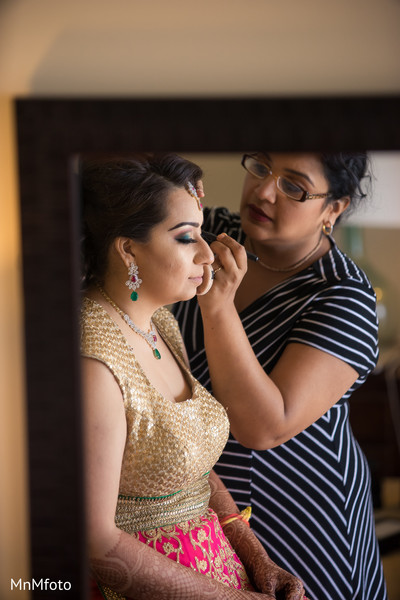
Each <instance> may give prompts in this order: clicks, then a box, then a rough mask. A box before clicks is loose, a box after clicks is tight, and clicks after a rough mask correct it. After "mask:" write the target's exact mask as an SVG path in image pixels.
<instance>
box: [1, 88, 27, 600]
mask: <svg viewBox="0 0 400 600" xmlns="http://www.w3.org/2000/svg"><path fill="white" fill-rule="evenodd" d="M0 131H1V137H0V207H1V217H0V481H1V492H0V532H1V534H0V598H2V599H3V598H4V599H5V600H6V599H8V598H9V597H10V596H9V595H10V581H11V577H13V578H14V579H15V580H18V579H19V578H20V577H22V578H23V579H24V580H27V579H28V576H29V572H28V542H29V540H28V530H27V519H28V515H27V511H28V506H27V502H26V498H27V480H26V466H25V465H26V456H25V452H26V444H25V431H26V423H25V403H24V369H23V345H22V321H21V314H22V294H21V260H20V258H21V257H20V236H19V222H18V219H19V212H18V204H17V202H16V197H17V185H16V170H15V145H14V138H13V115H12V104H11V101H10V99H9V98H4V97H0ZM22 597H24V598H26V597H27V595H26V594H23V593H20V592H19V591H18V590H14V591H13V593H12V598H15V599H16V600H17V599H18V598H22Z"/></svg>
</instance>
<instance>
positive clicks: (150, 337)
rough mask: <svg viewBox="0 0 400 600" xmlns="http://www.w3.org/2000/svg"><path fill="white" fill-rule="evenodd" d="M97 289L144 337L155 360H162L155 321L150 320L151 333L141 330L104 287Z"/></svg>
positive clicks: (133, 328) (131, 326)
mask: <svg viewBox="0 0 400 600" xmlns="http://www.w3.org/2000/svg"><path fill="white" fill-rule="evenodd" d="M97 287H98V289H99V292H100V294H101V295H102V296H103V297H104V298H105V299H106V300H107V302H108V303H109V304H111V306H112V307H113V308H115V310H116V311H117V313H118V314H119V315H121V317H122V318H123V319H124V321H125V322H126V323H127V324H128V325H129V327H130V328H131V329H132V330H133V331H134V332H135V333H137V334H138V335H140V337H142V338H143V339H144V340H146V342H147V343H148V345H149V346H150V348H151V349H152V351H153V356H154V358H156V359H157V360H159V359H160V358H161V354H160V351H159V350H158V349H157V336H156V333H155V330H154V323H153V321H151V320H150V325H151V328H150V331H143V329H140V327H138V326H137V325H135V323H134V322H133V321H132V319H131V318H130V316H129V315H127V314H126V313H124V311H123V310H122V309H121V308H120V307H119V306H118V305H117V304H115V302H114V301H113V300H111V298H110V296H108V294H107V293H106V292H105V291H104V290H103V288H102V287H100V286H99V285H98V286H97Z"/></svg>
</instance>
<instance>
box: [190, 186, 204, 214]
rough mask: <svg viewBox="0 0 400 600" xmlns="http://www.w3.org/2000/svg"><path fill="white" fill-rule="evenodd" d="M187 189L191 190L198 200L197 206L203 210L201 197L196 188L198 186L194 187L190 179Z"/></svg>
mask: <svg viewBox="0 0 400 600" xmlns="http://www.w3.org/2000/svg"><path fill="white" fill-rule="evenodd" d="M186 190H187V191H188V192H189V194H190V195H191V196H192V198H194V199H195V200H196V202H197V206H198V207H199V210H202V209H203V205H202V203H201V202H200V198H199V195H198V193H197V190H196V188H195V187H194V185H193V184H192V183H191V182H190V181H188V182H187V184H186Z"/></svg>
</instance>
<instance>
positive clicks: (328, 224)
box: [322, 221, 333, 235]
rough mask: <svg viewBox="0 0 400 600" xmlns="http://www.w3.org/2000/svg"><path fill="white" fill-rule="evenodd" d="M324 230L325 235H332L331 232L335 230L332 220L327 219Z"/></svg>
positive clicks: (323, 226) (323, 225)
mask: <svg viewBox="0 0 400 600" xmlns="http://www.w3.org/2000/svg"><path fill="white" fill-rule="evenodd" d="M322 231H323V232H324V234H325V235H331V233H332V231H333V225H332V223H331V222H330V221H326V222H325V223H323V224H322Z"/></svg>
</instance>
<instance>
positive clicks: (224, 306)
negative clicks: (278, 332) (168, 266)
mask: <svg viewBox="0 0 400 600" xmlns="http://www.w3.org/2000/svg"><path fill="white" fill-rule="evenodd" d="M211 247H212V249H213V251H214V253H216V255H217V257H218V262H219V263H220V264H222V265H223V269H221V270H219V271H218V273H217V274H216V277H215V281H214V285H213V287H212V288H211V291H210V292H208V294H206V295H205V296H201V297H200V296H199V297H198V302H199V306H200V309H201V313H202V318H203V324H204V344H205V349H206V354H207V360H208V364H209V369H210V376H211V382H212V388H213V394H214V396H215V397H216V398H217V399H218V400H219V402H221V404H222V405H223V406H225V407H226V408H227V409H228V416H229V420H230V424H231V431H232V433H233V435H234V436H235V438H236V439H237V440H238V441H239V442H240V443H241V444H243V445H244V446H247V447H250V448H254V449H266V448H272V447H274V446H278V445H279V444H282V443H283V442H285V441H287V440H289V439H290V438H292V437H293V436H295V435H297V434H298V433H299V432H300V431H303V429H306V428H307V427H309V425H311V424H312V423H314V422H315V421H316V420H317V419H319V418H320V417H321V416H322V415H323V414H324V413H325V412H326V411H327V410H328V409H329V408H331V407H332V406H333V405H334V404H335V403H336V402H337V401H338V400H339V399H340V398H341V397H342V396H343V394H344V393H345V392H346V391H347V390H348V389H349V388H350V387H351V385H352V384H353V383H354V381H355V380H356V379H357V377H358V375H357V372H356V371H355V370H354V369H353V368H352V367H350V366H349V365H348V364H346V363H345V362H343V361H342V360H340V359H338V358H336V357H334V356H331V355H329V354H327V353H326V352H323V351H320V350H317V349H315V348H312V347H310V346H307V345H305V344H295V343H291V344H288V346H287V347H286V349H285V350H284V352H283V354H282V356H281V357H280V359H279V361H278V362H277V364H276V365H275V367H274V369H273V370H272V372H271V374H270V376H268V375H267V374H266V373H265V371H264V369H263V368H262V366H261V365H260V363H259V362H258V360H257V357H256V355H255V354H254V351H253V349H252V347H251V344H250V342H249V340H248V338H247V335H246V333H245V331H244V329H243V326H242V323H241V320H240V318H239V315H238V313H237V310H236V308H235V303H234V301H235V293H236V290H237V288H238V287H239V285H240V283H241V281H242V279H243V277H244V274H245V272H246V269H247V259H246V254H245V250H244V248H243V247H242V246H241V245H240V244H239V243H238V242H236V241H235V240H233V239H232V238H230V237H229V236H227V235H225V234H222V237H221V236H218V240H217V241H216V242H213V244H212V246H211Z"/></svg>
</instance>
